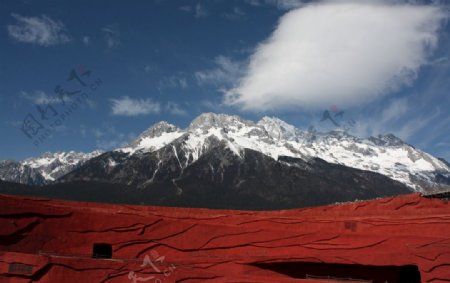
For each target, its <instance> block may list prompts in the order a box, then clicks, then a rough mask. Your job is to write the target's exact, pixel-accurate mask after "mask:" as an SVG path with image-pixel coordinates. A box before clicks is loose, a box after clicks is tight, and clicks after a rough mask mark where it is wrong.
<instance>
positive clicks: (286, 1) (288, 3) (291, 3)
mask: <svg viewBox="0 0 450 283" xmlns="http://www.w3.org/2000/svg"><path fill="white" fill-rule="evenodd" d="M245 2H246V3H247V4H250V5H252V6H264V5H272V6H275V7H277V8H278V9H280V10H289V9H293V8H298V7H300V6H301V5H303V1H302V0H246V1H245Z"/></svg>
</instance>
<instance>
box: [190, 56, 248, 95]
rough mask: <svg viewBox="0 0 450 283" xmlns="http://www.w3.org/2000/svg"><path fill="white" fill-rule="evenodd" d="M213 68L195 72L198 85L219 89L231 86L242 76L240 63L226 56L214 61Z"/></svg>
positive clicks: (218, 57)
mask: <svg viewBox="0 0 450 283" xmlns="http://www.w3.org/2000/svg"><path fill="white" fill-rule="evenodd" d="M214 65H215V67H214V68H211V69H207V70H202V71H197V72H195V78H196V80H197V83H198V84H199V85H205V84H211V85H217V86H221V87H226V86H230V85H233V84H234V83H235V82H236V81H237V80H238V78H239V77H240V76H241V75H242V74H243V68H242V63H241V62H239V61H234V60H232V59H230V58H229V57H226V56H222V55H221V56H217V57H216V58H215V59H214Z"/></svg>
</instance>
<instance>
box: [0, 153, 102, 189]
mask: <svg viewBox="0 0 450 283" xmlns="http://www.w3.org/2000/svg"><path fill="white" fill-rule="evenodd" d="M101 153H102V151H99V150H96V151H93V152H90V153H83V152H74V151H69V152H56V153H49V152H47V153H44V154H43V155H41V156H40V157H36V158H28V159H25V160H23V161H13V160H4V161H0V179H1V180H4V181H9V182H15V183H22V184H28V185H45V184H48V183H50V182H52V181H55V180H56V179H58V178H59V177H61V176H63V175H65V174H67V173H69V172H71V171H72V170H73V169H75V168H77V167H78V166H81V165H82V164H83V163H84V162H86V161H87V160H89V159H91V158H94V157H97V156H98V155H100V154H101Z"/></svg>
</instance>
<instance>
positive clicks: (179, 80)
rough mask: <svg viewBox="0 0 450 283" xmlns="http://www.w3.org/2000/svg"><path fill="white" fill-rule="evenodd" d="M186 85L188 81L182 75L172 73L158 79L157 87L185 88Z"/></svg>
mask: <svg viewBox="0 0 450 283" xmlns="http://www.w3.org/2000/svg"><path fill="white" fill-rule="evenodd" d="M187 87H188V81H187V79H186V78H185V77H183V76H178V75H173V76H170V77H164V78H162V79H161V80H160V81H159V84H158V89H159V90H162V89H165V88H179V89H185V88H187Z"/></svg>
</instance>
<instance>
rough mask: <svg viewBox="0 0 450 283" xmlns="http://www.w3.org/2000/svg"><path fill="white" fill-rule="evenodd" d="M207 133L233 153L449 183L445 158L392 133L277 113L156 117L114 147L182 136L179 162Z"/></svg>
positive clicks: (135, 148)
mask: <svg viewBox="0 0 450 283" xmlns="http://www.w3.org/2000/svg"><path fill="white" fill-rule="evenodd" d="M211 138H215V139H218V140H219V141H223V142H224V143H225V144H226V146H227V147H228V148H229V149H230V150H231V151H232V152H234V153H235V154H236V155H237V156H239V157H242V155H243V150H244V149H251V150H254V151H257V152H260V153H263V154H264V155H266V156H269V157H271V158H273V159H274V160H278V159H279V157H280V156H287V157H293V158H300V159H304V160H308V159H310V158H314V157H318V158H321V159H323V160H325V161H327V162H330V163H334V164H340V165H345V166H348V167H352V168H357V169H361V170H368V171H372V172H376V173H380V174H383V175H385V176H388V177H390V178H392V179H394V180H397V181H399V182H401V183H403V184H405V185H407V186H409V187H410V188H411V189H412V190H414V191H418V192H425V193H427V192H433V191H439V190H443V189H449V188H450V167H449V166H448V164H446V162H445V161H442V160H440V159H438V158H435V157H433V156H431V155H430V154H427V153H425V152H423V151H421V150H419V149H416V148H414V147H413V146H411V145H409V144H407V143H404V142H403V141H402V140H401V139H399V138H397V137H395V136H394V135H392V134H388V135H380V136H377V137H369V138H367V139H361V138H358V137H355V136H352V135H350V134H348V133H347V132H344V131H332V132H328V133H317V132H311V131H303V130H300V129H298V128H296V127H294V126H292V125H289V124H287V123H286V122H284V121H282V120H280V119H278V118H269V117H264V118H262V119H261V120H260V121H259V122H257V123H254V122H251V121H246V120H243V119H241V118H240V117H238V116H228V115H224V114H213V113H205V114H202V115H200V116H199V117H197V118H196V119H195V120H193V121H192V123H191V124H190V126H189V127H188V128H187V129H184V130H181V129H179V128H178V127H176V126H174V125H171V124H168V123H167V122H160V123H158V124H156V125H154V126H153V127H151V128H150V129H148V130H146V131H145V132H144V133H143V134H142V135H140V136H139V137H138V139H137V140H135V141H134V142H132V143H130V144H129V145H128V146H126V147H123V148H119V149H117V150H116V151H117V152H123V153H127V154H129V155H136V154H143V153H148V152H155V151H157V150H159V149H161V148H163V147H165V146H167V145H171V144H172V143H174V141H176V140H179V139H182V140H183V143H182V145H181V148H180V150H181V151H182V153H183V154H184V155H186V156H188V158H186V160H185V163H184V164H182V163H180V166H181V167H182V168H185V167H186V166H188V165H189V164H191V163H193V162H195V161H196V160H197V159H199V158H200V157H201V156H202V154H203V153H205V152H207V151H208V147H209V144H210V141H211Z"/></svg>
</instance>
